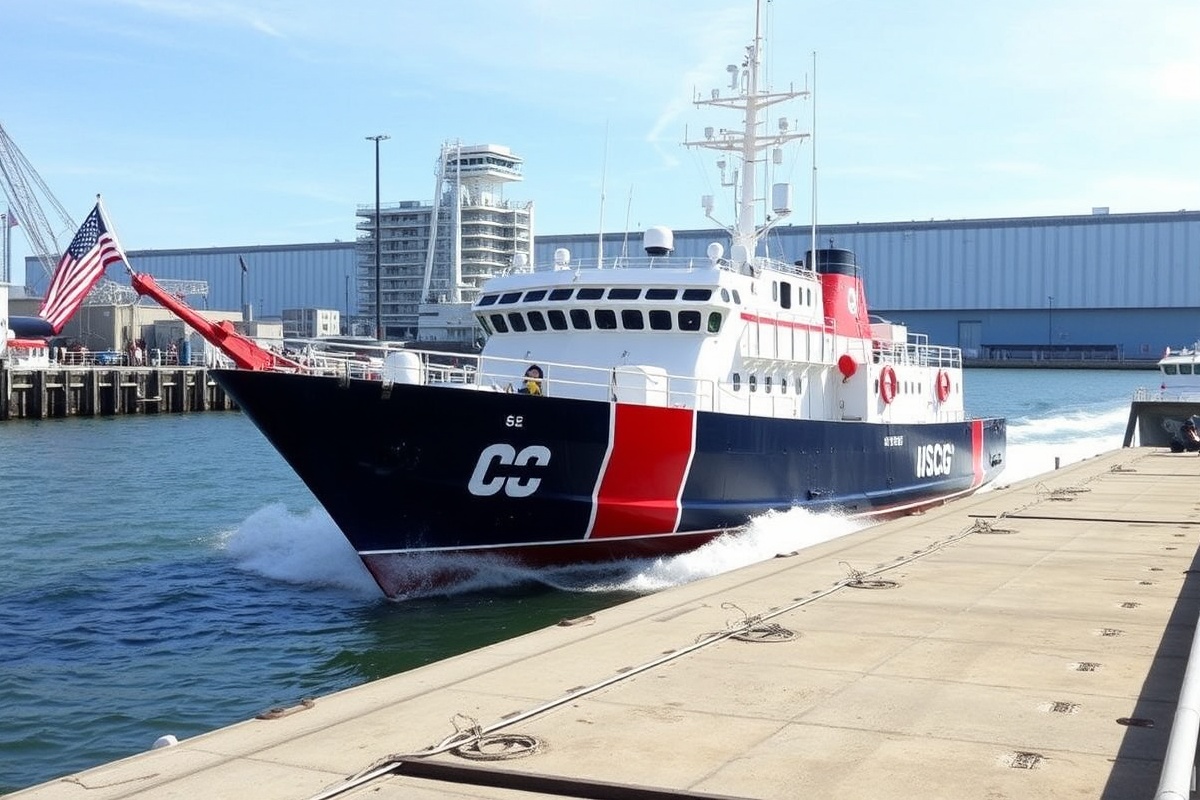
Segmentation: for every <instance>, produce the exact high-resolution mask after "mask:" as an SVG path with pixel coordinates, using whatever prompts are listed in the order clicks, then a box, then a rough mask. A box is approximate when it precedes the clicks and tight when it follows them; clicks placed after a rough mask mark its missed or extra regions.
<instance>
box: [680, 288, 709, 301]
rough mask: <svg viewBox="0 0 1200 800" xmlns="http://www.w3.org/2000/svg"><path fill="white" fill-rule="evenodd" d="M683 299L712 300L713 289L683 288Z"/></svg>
mask: <svg viewBox="0 0 1200 800" xmlns="http://www.w3.org/2000/svg"><path fill="white" fill-rule="evenodd" d="M683 299H684V300H701V301H703V300H711V299H712V289H684V290H683Z"/></svg>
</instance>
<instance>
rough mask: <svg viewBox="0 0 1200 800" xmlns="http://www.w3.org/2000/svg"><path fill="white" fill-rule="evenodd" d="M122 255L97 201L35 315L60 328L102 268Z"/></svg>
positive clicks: (56, 271) (57, 328)
mask: <svg viewBox="0 0 1200 800" xmlns="http://www.w3.org/2000/svg"><path fill="white" fill-rule="evenodd" d="M124 258H125V254H124V253H122V252H121V247H120V245H118V244H117V240H116V239H114V238H113V236H112V234H111V233H109V232H108V226H107V225H106V224H105V222H104V214H103V213H102V212H101V210H100V204H99V203H97V204H96V207H95V208H93V209H92V213H90V214H88V215H87V219H85V220H84V221H83V224H82V225H80V226H79V232H78V233H76V234H75V238H74V239H72V240H71V246H70V247H68V248H67V252H65V253H63V256H62V259H61V260H60V261H59V262H58V268H57V269H56V270H55V271H54V278H53V279H52V280H51V281H50V288H49V289H47V290H46V299H45V301H44V302H43V303H42V308H41V310H40V311H38V316H39V317H41V318H42V319H44V320H46V321H47V322H49V323H50V325H51V327H53V328H54V332H55V333H58V332H59V331H61V330H62V328H63V326H64V325H66V324H67V320H69V319H70V318H71V317H72V316H73V315H74V314H75V312H76V311H77V310H79V307H80V306H81V305H83V300H84V298H85V297H87V294H88V292H90V291H91V290H92V287H93V286H95V285H96V282H97V281H99V280H100V277H101V276H102V275H103V274H104V270H105V268H106V267H107V266H108V265H109V264H111V263H113V262H114V261H122V260H123V259H124Z"/></svg>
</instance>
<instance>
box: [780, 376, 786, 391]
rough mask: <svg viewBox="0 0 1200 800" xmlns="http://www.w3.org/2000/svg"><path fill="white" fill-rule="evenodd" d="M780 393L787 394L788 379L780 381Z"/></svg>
mask: <svg viewBox="0 0 1200 800" xmlns="http://www.w3.org/2000/svg"><path fill="white" fill-rule="evenodd" d="M779 391H780V393H781V394H787V378H780V379H779Z"/></svg>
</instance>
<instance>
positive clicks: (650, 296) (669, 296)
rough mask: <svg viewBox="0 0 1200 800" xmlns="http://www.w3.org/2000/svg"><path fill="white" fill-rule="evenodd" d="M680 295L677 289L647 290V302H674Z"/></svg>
mask: <svg viewBox="0 0 1200 800" xmlns="http://www.w3.org/2000/svg"><path fill="white" fill-rule="evenodd" d="M678 294H679V291H678V290H677V289H647V290H646V299H647V300H674V299H675V297H676V296H677V295H678Z"/></svg>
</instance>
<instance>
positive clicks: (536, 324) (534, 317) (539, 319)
mask: <svg viewBox="0 0 1200 800" xmlns="http://www.w3.org/2000/svg"><path fill="white" fill-rule="evenodd" d="M529 327H531V328H533V329H534V330H535V331H544V330H546V318H545V317H544V316H542V312H540V311H530V312H529Z"/></svg>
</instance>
